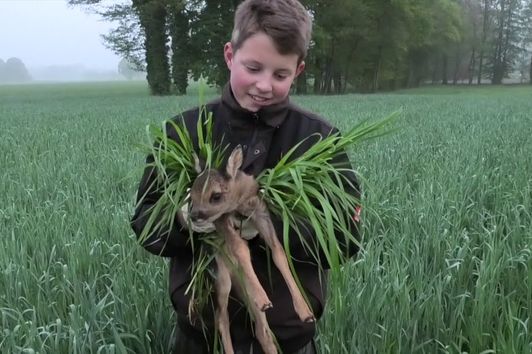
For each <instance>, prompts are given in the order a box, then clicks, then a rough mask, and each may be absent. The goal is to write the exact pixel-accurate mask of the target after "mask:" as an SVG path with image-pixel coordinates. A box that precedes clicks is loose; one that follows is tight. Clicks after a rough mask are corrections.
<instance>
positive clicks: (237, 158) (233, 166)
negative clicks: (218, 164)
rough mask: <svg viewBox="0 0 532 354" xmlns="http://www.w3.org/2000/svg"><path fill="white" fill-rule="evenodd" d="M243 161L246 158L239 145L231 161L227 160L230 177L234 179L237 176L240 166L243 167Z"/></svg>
mask: <svg viewBox="0 0 532 354" xmlns="http://www.w3.org/2000/svg"><path fill="white" fill-rule="evenodd" d="M243 159H244V156H243V154H242V147H241V146H240V145H238V146H237V147H236V148H235V149H234V150H233V152H232V153H231V156H229V159H228V160H227V167H226V172H227V174H228V175H229V177H231V178H234V177H235V176H236V173H237V172H238V169H239V168H240V166H242V160H243Z"/></svg>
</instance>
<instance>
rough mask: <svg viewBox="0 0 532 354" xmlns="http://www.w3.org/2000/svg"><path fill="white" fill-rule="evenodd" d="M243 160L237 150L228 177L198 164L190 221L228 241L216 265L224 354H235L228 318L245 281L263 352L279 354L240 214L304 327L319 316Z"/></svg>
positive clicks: (218, 256) (244, 295) (219, 318)
mask: <svg viewBox="0 0 532 354" xmlns="http://www.w3.org/2000/svg"><path fill="white" fill-rule="evenodd" d="M242 160H243V156H242V149H241V148H240V147H237V148H235V150H234V151H233V152H232V153H231V156H230V157H229V159H228V162H227V167H226V170H225V173H222V172H220V171H218V170H215V169H207V170H205V171H203V172H201V173H200V168H199V164H198V163H197V164H196V165H197V166H196V169H197V170H198V173H200V175H199V176H198V177H197V178H196V180H195V181H194V183H193V185H192V188H191V191H190V196H191V203H192V204H191V210H190V218H191V221H192V222H194V223H196V224H203V223H214V226H215V228H216V231H217V233H218V234H219V235H221V236H222V237H224V240H225V244H224V247H225V251H226V252H225V253H226V254H227V255H228V257H226V256H225V257H224V256H223V255H222V254H217V255H216V257H215V259H216V265H217V278H216V281H215V289H216V301H217V311H216V326H217V327H218V330H219V331H220V335H221V337H222V344H223V346H224V350H225V353H227V354H232V353H233V352H234V350H233V346H232V343H231V336H230V333H229V314H228V312H227V304H228V299H229V292H230V290H231V287H232V284H233V282H235V283H236V282H238V280H240V279H242V280H243V281H242V283H241V284H240V285H241V286H240V289H241V290H243V292H244V294H243V297H244V299H246V298H247V299H249V300H250V301H249V307H250V311H251V313H252V314H253V317H254V320H255V335H256V336H257V339H258V341H259V342H260V344H261V346H262V348H263V350H264V352H265V353H267V354H274V353H277V348H276V346H275V343H274V340H273V336H272V333H271V330H270V327H269V325H268V322H267V320H266V314H265V313H264V311H266V310H267V309H269V308H271V307H272V303H271V301H270V300H269V298H268V295H267V294H266V292H265V291H264V288H263V287H262V285H261V284H260V282H259V280H258V278H257V275H256V274H255V271H254V270H253V267H252V264H251V256H250V252H249V248H248V245H247V241H246V240H244V239H243V238H242V237H240V234H239V232H238V231H237V229H236V228H235V224H234V220H235V218H234V217H233V216H234V215H235V213H238V214H241V215H243V216H245V217H249V219H250V220H251V221H252V223H253V225H254V226H255V228H256V229H257V231H258V232H259V234H260V236H261V237H262V238H263V239H264V241H265V243H266V244H267V245H268V247H269V248H270V249H271V251H272V256H273V261H274V263H275V265H276V266H277V268H278V269H279V271H280V272H281V274H282V275H283V278H284V280H285V282H286V283H287V285H288V288H289V290H290V294H291V296H292V301H293V304H294V308H295V310H296V312H297V314H298V316H299V318H300V319H301V320H302V321H305V322H312V321H314V315H313V313H312V311H311V309H310V308H309V306H308V305H307V303H306V302H305V299H304V298H303V295H302V294H301V292H300V290H299V288H298V287H297V284H296V282H295V280H294V278H293V276H292V273H291V272H290V269H289V266H288V261H287V258H286V254H285V252H284V249H283V247H282V245H281V243H280V242H279V239H278V238H277V236H276V233H275V229H274V227H273V224H272V221H271V219H270V214H269V212H268V209H267V207H266V204H265V203H264V201H263V200H262V199H261V198H260V196H259V194H258V191H259V186H258V183H257V181H256V180H255V179H254V178H253V176H250V175H247V174H245V173H244V172H242V171H240V170H239V168H240V166H241V165H242ZM228 258H229V259H228ZM228 261H230V262H228ZM232 264H236V265H237V266H238V267H239V270H240V271H241V273H242V277H241V278H239V277H238V276H237V274H236V273H235V272H234V270H235V269H234V267H233V266H232Z"/></svg>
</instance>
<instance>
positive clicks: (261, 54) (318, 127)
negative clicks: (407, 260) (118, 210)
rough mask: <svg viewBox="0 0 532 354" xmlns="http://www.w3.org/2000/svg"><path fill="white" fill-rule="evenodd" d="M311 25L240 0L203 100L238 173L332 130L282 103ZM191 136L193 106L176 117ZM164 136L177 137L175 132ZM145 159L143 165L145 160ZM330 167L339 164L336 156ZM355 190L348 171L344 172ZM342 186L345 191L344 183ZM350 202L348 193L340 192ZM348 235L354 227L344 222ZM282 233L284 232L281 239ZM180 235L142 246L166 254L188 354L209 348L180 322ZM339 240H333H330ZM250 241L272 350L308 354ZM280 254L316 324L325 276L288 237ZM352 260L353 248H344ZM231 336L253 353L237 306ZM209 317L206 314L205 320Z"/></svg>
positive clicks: (185, 246)
mask: <svg viewBox="0 0 532 354" xmlns="http://www.w3.org/2000/svg"><path fill="white" fill-rule="evenodd" d="M311 26H312V23H311V19H310V16H309V15H308V13H307V11H306V10H305V8H304V7H303V6H302V5H301V4H300V3H299V2H298V1H297V0H269V1H266V0H246V1H244V2H243V3H242V4H240V6H239V7H238V8H237V11H236V13H235V24H234V29H233V34H232V38H231V41H230V42H229V43H227V44H225V46H224V57H225V62H226V64H227V67H228V69H229V70H230V81H229V83H228V84H227V85H226V86H225V87H224V89H223V92H222V96H221V98H220V99H218V100H216V101H214V102H211V103H209V104H207V110H208V111H210V112H212V113H213V124H214V128H213V130H214V132H213V139H214V140H215V141H217V142H221V143H222V146H225V145H227V146H228V148H227V149H226V151H229V152H231V151H232V150H233V148H234V147H235V146H237V145H241V146H242V147H243V149H244V162H243V165H242V170H243V171H244V172H246V173H248V174H252V175H254V176H257V175H258V174H259V173H260V172H261V171H263V170H264V169H267V168H271V167H273V166H275V165H276V163H277V162H278V161H279V160H280V158H281V157H282V156H283V154H285V153H286V152H287V151H288V150H289V149H290V148H292V147H293V146H295V145H296V144H298V143H300V142H301V141H303V140H304V139H306V138H307V137H309V136H311V135H313V134H316V133H318V134H321V135H322V136H327V135H329V134H330V133H331V132H336V131H337V130H336V128H334V127H332V126H331V125H330V124H329V123H327V122H326V121H325V120H323V119H321V118H320V117H318V116H316V115H314V114H312V113H309V112H306V111H303V110H302V109H300V108H299V107H296V106H295V105H293V104H291V103H290V102H289V99H288V93H289V90H290V87H291V85H292V83H293V81H294V79H295V78H296V77H297V76H298V75H299V74H300V73H301V72H302V71H303V69H304V67H305V62H304V61H303V60H304V58H305V56H306V54H307V48H308V45H309V41H310V34H311ZM182 116H183V118H184V121H185V124H186V126H187V127H188V130H189V131H190V134H191V135H192V136H193V139H197V137H194V135H195V134H196V133H195V127H196V122H197V119H198V109H193V110H190V111H187V112H185V113H183V114H182ZM169 135H170V137H171V138H173V139H176V140H177V136H176V134H174V133H172V132H170V133H169ZM311 144H312V142H311V141H310V139H307V140H305V142H303V143H302V144H301V145H300V147H299V148H298V151H297V153H296V154H295V156H294V157H296V156H299V155H300V154H301V153H303V152H304V151H306V150H307V149H308V148H309V147H310V146H311ZM148 161H152V160H151V158H150V157H148ZM338 162H343V163H346V164H348V163H349V162H348V159H347V155H345V154H343V155H342V156H340V157H339V158H338ZM348 177H349V179H350V180H351V181H352V182H353V185H354V186H358V184H357V182H356V178H355V176H353V175H349V176H348ZM154 178H155V177H154V171H153V169H150V168H147V169H146V171H145V173H144V176H143V178H142V180H141V183H140V187H139V191H138V198H141V196H145V197H144V199H143V201H142V202H141V203H140V204H139V205H138V207H137V210H136V212H135V215H134V216H133V219H132V227H133V229H134V230H135V232H136V233H137V235H140V233H141V232H142V230H143V228H144V226H145V225H146V221H147V219H148V216H149V215H148V214H149V208H150V206H151V205H153V204H154V203H155V201H157V200H158V197H159V196H160V193H159V192H158V191H157V190H156V189H155V188H152V187H151V186H152V185H153V184H152V182H153V181H154ZM346 188H347V186H346ZM350 192H352V193H353V194H354V195H356V196H358V195H359V191H358V190H350ZM272 219H273V222H274V225H275V228H276V232H277V235H282V234H283V231H282V230H283V225H282V223H281V222H280V220H279V219H278V218H276V217H275V215H273V214H272ZM304 228H305V230H306V235H305V236H306V237H307V238H308V240H309V241H310V242H311V243H312V240H314V234H313V232H312V230H311V228H310V227H308V225H306V227H305V226H304ZM353 232H357V225H355V224H354V225H353ZM291 236H292V235H291ZM188 238H189V234H188V231H185V230H184V229H183V228H179V227H175V228H174V229H173V230H171V231H170V232H166V233H154V234H153V235H150V237H149V239H148V240H147V241H146V242H144V244H143V246H144V247H145V248H146V249H147V250H148V251H150V252H152V253H154V254H157V255H162V256H165V257H171V261H170V296H171V300H172V304H173V306H174V309H175V310H176V312H177V318H178V330H177V332H178V333H177V341H176V346H175V349H174V350H175V353H180V354H195V353H210V352H212V345H211V344H212V343H213V342H212V338H211V339H205V338H204V335H203V332H202V331H201V330H200V329H199V328H196V327H195V326H194V325H193V324H191V323H190V321H189V319H188V318H187V311H188V304H189V296H188V295H187V294H185V289H186V288H187V285H188V284H189V282H190V280H191V278H190V266H191V262H192V250H191V247H190V244H189V243H188V242H187V240H188ZM340 239H342V238H340ZM261 242H262V241H261V240H260V238H259V237H255V238H252V239H251V240H249V248H250V252H251V258H252V262H253V267H254V269H255V272H256V273H257V276H258V278H259V280H260V282H261V284H262V285H263V287H264V288H265V290H266V293H267V294H268V297H269V298H270V300H271V301H272V303H273V308H272V309H270V310H267V317H268V323H269V325H270V328H271V329H272V331H273V333H274V335H275V338H276V340H277V341H278V344H279V346H280V349H281V351H282V353H286V354H291V353H298V354H310V353H315V352H316V349H315V346H314V341H313V338H314V335H315V327H316V325H315V323H304V322H302V321H301V320H300V319H299V318H298V316H297V315H296V313H295V311H294V309H293V306H292V300H291V297H290V294H289V292H288V288H287V286H286V284H285V283H284V281H283V278H282V277H281V275H280V273H279V272H278V270H277V268H276V267H269V263H270V262H269V260H268V256H267V253H266V251H265V247H264V245H262V244H261ZM290 242H291V244H290V250H291V254H292V256H293V258H294V262H295V267H296V271H297V274H298V277H299V279H300V281H301V283H302V286H303V288H304V290H305V292H306V294H307V296H308V300H309V302H310V305H311V308H312V310H313V312H314V315H315V316H316V318H317V319H319V317H320V316H321V315H322V314H323V310H324V305H325V289H326V286H327V285H326V276H324V274H321V275H320V272H321V270H320V267H319V266H318V265H317V264H316V262H315V260H314V259H313V258H312V256H311V255H309V254H308V253H307V252H306V251H305V249H304V246H303V245H302V244H301V243H300V241H299V239H298V237H297V236H295V235H293V237H291V241H290ZM345 252H346V253H347V254H348V255H353V254H354V253H355V252H356V249H352V248H351V249H349V248H348V249H347V250H345ZM229 314H230V320H231V335H232V341H233V345H234V347H235V351H236V353H242V354H248V353H262V350H261V347H260V345H259V344H258V343H257V341H256V340H255V339H254V336H253V329H252V324H250V321H249V319H248V314H247V310H246V309H245V308H244V307H243V305H242V303H241V301H238V300H235V299H234V296H233V295H232V299H231V300H230V302H229ZM209 318H210V320H211V321H212V314H211V315H210V316H208V317H207V319H209Z"/></svg>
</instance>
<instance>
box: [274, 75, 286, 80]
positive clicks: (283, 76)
mask: <svg viewBox="0 0 532 354" xmlns="http://www.w3.org/2000/svg"><path fill="white" fill-rule="evenodd" d="M275 77H276V78H277V79H278V80H284V79H286V78H287V77H288V75H285V74H277V75H275Z"/></svg>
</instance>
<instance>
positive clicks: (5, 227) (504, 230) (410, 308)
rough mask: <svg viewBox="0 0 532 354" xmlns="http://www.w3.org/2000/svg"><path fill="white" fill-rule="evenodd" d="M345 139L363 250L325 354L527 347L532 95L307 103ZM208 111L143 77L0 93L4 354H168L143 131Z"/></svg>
mask: <svg viewBox="0 0 532 354" xmlns="http://www.w3.org/2000/svg"><path fill="white" fill-rule="evenodd" d="M294 100H295V101H297V102H298V103H300V104H301V105H303V106H304V107H306V108H309V109H311V110H314V111H317V112H318V113H321V114H323V115H324V116H326V117H328V118H329V119H330V120H331V121H333V122H335V123H336V124H337V125H338V126H339V127H340V128H342V129H347V128H348V127H350V126H351V125H352V124H354V123H355V122H357V121H360V120H362V119H377V118H381V117H384V116H386V115H388V114H389V113H391V112H393V111H396V110H398V109H402V114H401V117H400V119H399V121H398V122H397V124H396V125H397V127H398V128H399V129H398V131H397V132H396V133H395V134H393V135H389V136H386V137H384V138H382V139H380V140H378V141H375V142H373V143H370V144H367V145H364V146H362V147H360V148H358V149H357V150H356V151H353V152H352V154H351V156H352V161H353V163H354V165H355V166H356V168H357V169H358V170H359V171H360V174H361V175H362V176H363V179H364V190H365V192H366V198H365V201H364V202H365V206H366V207H365V213H364V219H365V231H364V234H365V240H364V245H365V252H364V253H362V254H361V255H360V256H359V257H358V258H357V259H356V261H355V262H353V263H352V264H349V265H348V266H346V270H345V272H344V273H343V275H344V276H343V277H342V278H341V279H335V281H334V282H333V284H332V286H334V287H336V288H337V289H339V290H338V291H337V292H335V294H337V295H335V296H332V298H331V299H330V302H329V306H328V308H327V313H326V315H325V317H324V318H323V320H322V321H321V322H320V331H319V341H318V344H319V347H320V348H321V353H331V354H338V353H475V354H477V353H530V352H532V332H531V331H532V330H531V328H532V323H531V320H530V315H531V312H532V309H531V304H532V291H531V283H532V260H531V259H532V257H531V256H532V157H531V156H532V138H531V136H532V87H523V86H521V87H505V88H503V87H482V88H468V87H459V88H453V87H448V88H424V89H419V90H410V91H400V92H397V93H393V94H376V95H346V96H329V97H315V96H307V97H295V98H294ZM195 104H197V94H196V93H194V92H193V93H191V94H190V95H189V96H187V97H183V98H178V97H162V98H160V97H150V96H149V95H148V90H147V88H146V87H144V86H143V85H141V84H126V83H124V84H122V83H113V84H104V83H99V84H68V85H67V84H64V85H35V86H4V87H0V352H1V353H37V352H38V353H125V352H130V353H166V352H168V351H169V350H170V347H171V343H172V335H173V313H172V309H171V305H170V303H169V298H168V294H167V289H166V287H167V279H166V268H165V260H164V259H162V258H158V257H155V256H150V255H149V254H147V253H146V252H145V251H143V249H142V248H141V247H139V246H138V245H137V244H136V240H135V237H134V235H133V233H132V231H131V230H130V228H129V221H128V220H129V217H130V216H131V214H132V210H133V206H134V194H135V191H136V186H137V183H138V181H139V178H140V174H141V172H142V168H143V160H144V157H143V156H141V155H140V154H139V153H138V148H137V144H138V143H140V142H145V141H146V140H145V126H146V124H148V123H150V122H159V121H161V120H163V119H165V118H168V117H170V116H173V115H174V114H176V113H178V112H179V111H181V110H183V109H185V108H188V107H191V106H193V105H195Z"/></svg>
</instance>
